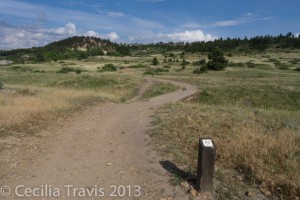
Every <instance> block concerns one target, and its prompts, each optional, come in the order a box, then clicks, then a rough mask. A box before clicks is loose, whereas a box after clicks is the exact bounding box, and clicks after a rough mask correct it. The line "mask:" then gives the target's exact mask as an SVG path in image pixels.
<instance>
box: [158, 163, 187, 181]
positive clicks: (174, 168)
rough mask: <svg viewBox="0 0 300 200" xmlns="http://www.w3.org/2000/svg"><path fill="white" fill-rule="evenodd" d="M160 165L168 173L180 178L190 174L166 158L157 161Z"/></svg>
mask: <svg viewBox="0 0 300 200" xmlns="http://www.w3.org/2000/svg"><path fill="white" fill-rule="evenodd" d="M159 163H160V165H161V166H162V167H163V168H164V169H165V170H167V171H168V172H169V173H171V174H173V175H175V176H177V177H180V178H182V179H186V178H187V177H189V176H190V175H191V174H189V173H187V172H185V171H183V170H181V169H179V168H178V167H177V166H176V165H175V164H174V163H172V162H171V161H168V160H161V161H159Z"/></svg>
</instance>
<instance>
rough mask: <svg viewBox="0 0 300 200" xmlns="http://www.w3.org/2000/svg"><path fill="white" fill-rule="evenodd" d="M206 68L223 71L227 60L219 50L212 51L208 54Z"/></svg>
mask: <svg viewBox="0 0 300 200" xmlns="http://www.w3.org/2000/svg"><path fill="white" fill-rule="evenodd" d="M208 60H209V61H208V62H207V64H206V65H207V68H208V69H210V70H224V69H225V67H226V66H227V64H228V60H227V59H226V58H225V56H224V54H223V52H222V51H221V49H218V48H216V49H213V50H212V52H210V53H209V54H208Z"/></svg>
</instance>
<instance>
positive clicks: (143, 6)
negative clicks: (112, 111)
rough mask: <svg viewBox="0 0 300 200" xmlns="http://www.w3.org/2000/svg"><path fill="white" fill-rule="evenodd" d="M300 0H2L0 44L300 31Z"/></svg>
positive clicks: (199, 38) (189, 39)
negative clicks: (79, 37)
mask: <svg viewBox="0 0 300 200" xmlns="http://www.w3.org/2000/svg"><path fill="white" fill-rule="evenodd" d="M299 8H300V1H299V0H209V1H207V0H77V1H75V0H0V10H1V11H0V49H14V48H27V47H32V46H41V45H45V44H48V43H49V42H52V41H56V40H60V39H63V38H67V37H70V36H74V35H89V36H97V37H101V38H107V39H110V40H112V41H117V42H131V43H155V42H160V41H163V42H168V41H174V42H178V41H184V42H192V41H203V40H204V41H208V40H213V39H215V38H219V37H223V38H226V37H242V38H243V37H245V36H247V37H252V36H256V35H266V34H270V35H278V34H280V33H283V34H286V33H287V32H289V31H291V32H293V33H295V34H298V33H300V11H299Z"/></svg>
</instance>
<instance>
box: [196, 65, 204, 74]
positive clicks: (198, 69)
mask: <svg viewBox="0 0 300 200" xmlns="http://www.w3.org/2000/svg"><path fill="white" fill-rule="evenodd" d="M205 72H207V66H206V65H204V66H201V67H200V68H197V69H195V70H194V71H193V73H194V74H203V73H205Z"/></svg>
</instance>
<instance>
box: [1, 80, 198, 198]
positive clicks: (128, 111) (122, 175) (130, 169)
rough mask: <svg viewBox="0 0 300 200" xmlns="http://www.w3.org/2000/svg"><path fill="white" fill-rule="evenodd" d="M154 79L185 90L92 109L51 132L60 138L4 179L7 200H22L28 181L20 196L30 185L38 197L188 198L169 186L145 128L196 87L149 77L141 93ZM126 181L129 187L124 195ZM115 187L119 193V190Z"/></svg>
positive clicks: (53, 140) (50, 142) (166, 176)
mask: <svg viewBox="0 0 300 200" xmlns="http://www.w3.org/2000/svg"><path fill="white" fill-rule="evenodd" d="M155 81H162V82H171V83H173V84H176V85H178V86H180V87H182V88H183V87H184V88H185V90H178V91H176V92H172V93H169V94H166V95H162V96H159V97H155V98H152V99H150V100H149V101H138V100H137V99H138V98H134V99H133V100H131V101H129V102H127V103H120V104H115V103H108V104H105V105H104V106H96V107H93V108H89V109H88V110H87V111H86V112H84V114H83V115H82V116H80V117H78V118H76V119H75V120H74V121H73V122H72V123H71V124H70V125H69V126H65V127H63V128H61V129H59V130H57V131H59V132H56V133H51V131H50V130H48V131H47V132H46V134H48V135H51V134H53V135H55V138H54V139H51V140H50V141H49V142H47V143H46V144H45V149H46V150H47V151H45V150H44V151H42V153H40V154H37V155H38V156H37V157H36V158H35V159H34V160H33V161H32V163H30V164H29V165H26V166H22V167H21V168H19V169H16V171H15V174H14V178H12V180H10V181H8V182H6V183H5V185H8V186H10V187H11V194H10V195H9V196H8V197H6V198H4V199H18V198H17V197H16V195H15V193H16V191H15V188H16V186H18V185H24V187H23V186H21V187H19V188H18V191H17V192H18V194H19V195H25V193H26V192H25V188H30V189H31V190H32V189H34V188H38V190H36V191H35V193H36V194H37V195H39V197H37V198H36V199H124V200H125V199H149V200H150V199H151V200H152V199H163V198H165V199H168V198H170V199H180V200H184V199H189V197H188V195H187V194H185V193H184V192H183V190H181V188H178V187H173V186H170V184H169V182H168V179H169V178H170V177H169V176H168V174H167V172H166V170H165V169H164V168H163V167H162V166H161V165H160V164H159V161H160V160H161V159H162V158H161V157H160V156H158V155H157V154H156V152H154V151H153V150H152V149H151V147H150V146H149V136H148V135H147V134H146V133H145V132H146V130H147V129H148V128H149V126H150V122H151V120H152V118H151V116H152V115H153V114H154V112H155V110H156V109H157V108H159V107H160V106H162V105H164V104H166V103H169V102H175V101H178V100H180V99H182V98H184V97H186V96H189V95H191V94H193V93H194V92H196V90H197V88H196V87H194V86H191V85H188V84H184V83H179V82H172V81H165V80H158V79H150V78H149V79H147V83H146V84H145V86H144V87H142V92H143V91H145V89H146V88H147V87H148V86H149V85H151V84H152V83H153V82H155ZM142 92H140V93H139V95H141V94H142ZM67 185H72V186H67ZM122 185H123V186H125V187H126V188H125V189H126V192H125V195H124V196H123V197H122V195H123V193H124V191H123V190H124V188H123V186H122ZM114 186H116V187H117V189H119V191H118V190H117V191H116V192H114V189H115V188H114ZM137 186H139V187H140V188H139V187H137ZM30 189H28V190H30ZM129 190H130V191H129ZM55 195H59V197H58V198H54V197H53V196H55ZM81 195H82V196H85V197H80V196H81ZM111 195H116V196H111ZM135 195H136V197H135ZM29 196H30V197H28V198H25V199H34V198H33V194H32V192H29ZM50 196H52V197H50ZM90 196H91V197H90ZM2 198H3V196H2V197H1V196H0V199H2ZM23 199H24V198H23Z"/></svg>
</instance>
